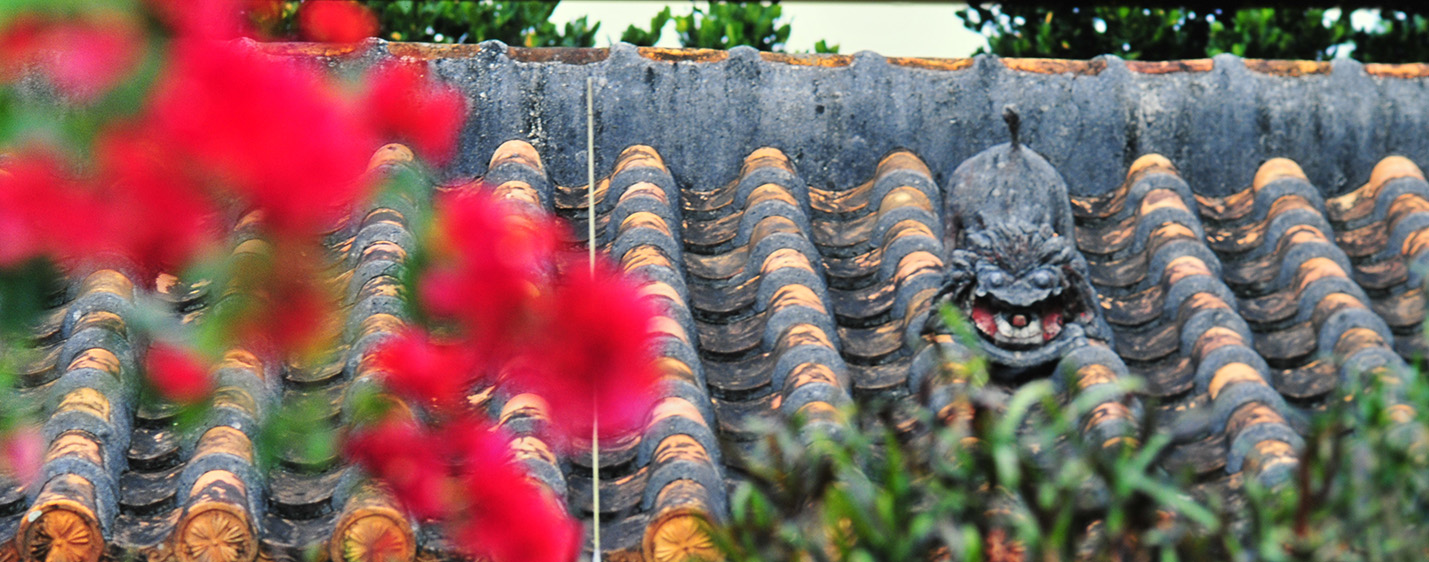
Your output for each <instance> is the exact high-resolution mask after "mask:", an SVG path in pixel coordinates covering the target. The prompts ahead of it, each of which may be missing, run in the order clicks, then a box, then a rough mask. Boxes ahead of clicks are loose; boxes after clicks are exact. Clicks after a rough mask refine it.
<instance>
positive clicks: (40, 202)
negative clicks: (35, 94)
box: [0, 150, 109, 267]
mask: <svg viewBox="0 0 1429 562" xmlns="http://www.w3.org/2000/svg"><path fill="white" fill-rule="evenodd" d="M107 215H108V213H107V209H105V208H104V203H103V201H101V200H100V199H99V197H98V195H97V194H96V193H95V190H94V189H93V187H92V186H88V185H85V184H84V183H82V182H81V181H80V180H78V179H77V178H74V177H72V176H70V175H69V174H68V173H66V171H65V169H64V165H63V163H61V161H60V160H59V159H58V158H57V157H56V156H54V155H53V154H50V153H48V152H45V151H42V150H29V151H24V152H21V153H20V154H19V155H17V156H16V157H15V158H14V159H13V160H12V161H10V162H9V163H7V164H6V165H5V167H4V169H3V171H0V239H3V240H4V241H5V243H4V244H0V267H10V266H14V265H16V264H18V263H20V262H23V261H25V260H28V259H31V258H35V257H39V256H42V255H49V256H51V257H55V256H59V255H60V254H64V255H67V256H71V257H89V256H92V255H94V254H95V253H97V252H98V251H99V250H100V249H101V248H104V247H105V246H106V245H107V244H109V240H108V234H109V229H108V228H106V225H107V221H108V216H107Z"/></svg>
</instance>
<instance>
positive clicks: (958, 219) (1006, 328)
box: [936, 111, 1110, 372]
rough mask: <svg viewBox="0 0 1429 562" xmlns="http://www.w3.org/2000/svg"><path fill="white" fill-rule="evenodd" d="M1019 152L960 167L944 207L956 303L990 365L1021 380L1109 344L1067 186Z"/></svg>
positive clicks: (944, 295) (943, 299)
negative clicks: (1096, 343) (1092, 345)
mask: <svg viewBox="0 0 1429 562" xmlns="http://www.w3.org/2000/svg"><path fill="white" fill-rule="evenodd" d="M1006 117H1007V119H1008V124H1009V127H1010V128H1011V130H1012V142H1010V143H1008V144H1003V145H998V146H994V147H992V148H989V149H987V150H984V151H982V152H981V153H978V154H977V155H975V156H973V157H972V158H970V159H968V160H967V161H966V162H964V163H963V164H962V165H960V166H958V168H957V170H955V171H954V172H953V178H952V183H951V185H950V186H949V188H948V190H947V191H946V195H945V198H944V210H945V214H944V219H945V220H946V225H947V226H946V229H945V230H944V240H943V242H944V245H945V247H946V248H949V254H948V256H947V258H948V259H947V263H948V267H949V272H948V281H947V283H946V285H945V286H944V287H943V290H942V291H941V292H940V293H939V296H938V299H937V301H936V302H937V304H939V305H941V304H943V303H950V304H952V305H954V306H956V307H957V308H958V309H960V310H961V311H962V312H963V314H964V315H965V316H966V317H967V318H968V319H969V320H970V321H971V323H972V324H973V325H974V326H975V327H976V331H977V334H978V336H979V338H980V341H979V344H980V347H981V349H982V351H983V352H985V353H986V354H987V355H988V357H989V358H990V359H991V360H992V362H993V363H994V364H996V365H1000V366H1002V367H1006V368H1010V369H1011V371H1014V372H1022V371H1025V370H1027V369H1030V368H1034V367H1038V366H1042V365H1046V364H1049V363H1052V362H1054V361H1056V360H1058V359H1060V358H1061V356H1062V355H1063V354H1065V353H1066V351H1067V350H1068V349H1070V347H1071V346H1073V345H1076V344H1079V343H1083V342H1084V338H1085V337H1087V336H1091V337H1095V338H1098V339H1109V338H1108V336H1109V335H1110V334H1109V332H1107V331H1106V327H1105V325H1104V323H1103V322H1102V320H1101V318H1100V316H1099V307H1098V305H1097V298H1096V292H1095V289H1093V288H1092V286H1091V284H1090V283H1089V282H1088V281H1087V264H1086V260H1085V259H1084V258H1083V257H1082V255H1081V253H1080V252H1078V251H1077V246H1076V242H1075V231H1074V228H1075V227H1074V224H1073V220H1072V208H1071V201H1070V199H1069V198H1068V195H1067V187H1066V184H1065V183H1064V182H1063V181H1062V178H1061V176H1060V175H1059V174H1058V173H1057V171H1056V170H1055V169H1053V168H1052V165H1051V164H1049V163H1048V162H1047V160H1046V159H1044V158H1042V156H1040V155H1038V154H1037V153H1035V152H1032V151H1031V150H1030V149H1028V148H1026V147H1023V146H1021V145H1019V144H1018V142H1017V118H1016V114H1015V113H1012V112H1010V111H1009V112H1008V113H1007V114H1006Z"/></svg>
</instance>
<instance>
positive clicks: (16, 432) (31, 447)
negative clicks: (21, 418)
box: [0, 425, 46, 486]
mask: <svg viewBox="0 0 1429 562" xmlns="http://www.w3.org/2000/svg"><path fill="white" fill-rule="evenodd" d="M45 445H46V443H45V436H44V434H43V433H42V432H41V431H40V428H38V427H35V426H33V425H24V426H20V427H16V428H12V429H11V430H10V431H9V432H7V433H5V434H3V435H0V469H3V470H5V471H6V472H9V473H10V475H11V476H14V478H15V480H17V481H19V482H20V483H21V484H24V485H26V486H28V485H30V484H33V483H34V482H35V480H37V479H38V478H39V477H40V470H41V469H42V468H43V466H44V457H45Z"/></svg>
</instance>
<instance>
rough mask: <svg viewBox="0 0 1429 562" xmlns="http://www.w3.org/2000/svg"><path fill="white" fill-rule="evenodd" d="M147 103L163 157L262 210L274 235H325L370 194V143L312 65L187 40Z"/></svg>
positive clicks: (364, 127)
mask: <svg viewBox="0 0 1429 562" xmlns="http://www.w3.org/2000/svg"><path fill="white" fill-rule="evenodd" d="M150 102H151V103H150V105H149V113H148V119H147V122H148V123H149V124H150V125H151V126H152V130H153V133H154V134H155V135H158V136H159V139H160V141H161V142H163V143H165V144H166V145H167V146H170V147H172V149H173V152H172V155H173V156H174V157H176V158H183V159H185V160H186V161H187V162H188V163H190V164H191V165H193V166H194V167H195V168H197V171H198V172H200V175H201V176H203V177H206V178H212V180H213V181H214V182H215V183H216V184H218V185H220V186H221V187H223V188H225V189H226V190H227V192H228V193H230V194H231V195H233V196H235V197H237V198H238V199H239V200H240V201H242V202H244V203H246V204H247V205H249V206H251V207H253V208H257V209H262V210H263V211H264V213H265V224H266V225H267V226H268V227H269V228H271V229H272V231H273V232H274V233H275V234H277V235H279V236H286V237H293V236H296V237H311V236H315V235H317V234H320V233H321V232H324V231H326V230H329V229H331V228H333V226H334V225H335V223H336V222H337V221H338V219H340V218H342V217H343V216H345V215H346V214H348V213H350V212H351V211H352V209H353V208H355V207H356V206H357V205H358V204H359V202H361V201H362V200H364V199H365V198H366V197H367V196H368V195H369V192H370V191H371V188H372V184H371V181H370V178H368V176H367V175H366V174H364V172H365V170H366V167H367V161H368V159H369V158H370V157H371V155H372V152H373V151H374V150H376V148H377V147H378V146H379V143H378V142H377V140H376V139H377V137H376V135H375V134H374V132H373V131H372V129H371V127H370V126H369V124H368V121H367V120H366V119H365V118H363V117H362V116H361V115H360V114H359V112H357V111H354V110H353V108H352V107H350V106H349V105H348V104H347V103H345V102H344V100H342V99H341V98H340V96H338V95H337V93H336V90H335V88H334V87H333V85H332V84H331V83H330V81H328V80H327V79H326V77H325V76H323V75H321V74H320V71H319V70H317V69H314V68H311V67H306V66H302V65H300V64H298V63H297V62H295V61H292V60H288V59H280V58H274V57H267V56H263V55H261V54H259V53H257V52H254V51H253V50H251V49H248V48H245V47H244V46H243V45H242V44H235V43H227V44H216V43H194V44H191V45H185V46H184V47H183V48H180V49H177V52H176V53H175V54H174V57H173V61H172V63H171V64H170V65H169V66H168V67H166V70H165V73H164V74H163V75H162V76H161V77H160V78H159V81H158V85H157V86H156V89H155V92H154V95H153V96H152V98H151V100H150Z"/></svg>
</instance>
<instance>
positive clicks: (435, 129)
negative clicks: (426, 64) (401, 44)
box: [363, 63, 466, 163]
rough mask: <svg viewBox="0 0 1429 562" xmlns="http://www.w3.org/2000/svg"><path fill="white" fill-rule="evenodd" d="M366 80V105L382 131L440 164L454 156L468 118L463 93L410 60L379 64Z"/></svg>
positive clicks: (378, 128) (381, 132)
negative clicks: (428, 76)
mask: <svg viewBox="0 0 1429 562" xmlns="http://www.w3.org/2000/svg"><path fill="white" fill-rule="evenodd" d="M367 82H368V83H369V84H371V85H372V86H371V89H369V90H368V91H367V94H366V96H365V98H364V100H363V107H364V109H366V110H367V111H368V114H369V116H370V118H371V119H372V121H373V124H374V126H375V127H376V128H377V130H378V131H379V132H380V134H382V135H384V136H386V137H390V138H392V139H393V140H402V141H405V142H407V143H410V144H411V145H412V146H413V148H415V149H416V150H417V152H418V153H419V154H421V155H422V156H423V157H426V158H429V159H431V160H433V161H435V162H437V163H444V162H446V161H447V160H448V159H450V158H451V156H452V153H453V152H454V151H455V150H456V145H457V136H458V135H459V134H460V133H461V125H462V122H463V121H465V120H466V101H465V99H464V98H462V95H461V92H459V91H457V89H456V88H453V87H451V86H448V85H444V84H439V83H437V82H434V81H430V80H428V79H427V78H426V77H425V76H423V74H422V66H420V65H418V64H411V63H389V64H384V65H381V66H378V67H376V68H374V69H373V70H372V73H371V74H370V75H369V76H368V79H367Z"/></svg>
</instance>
